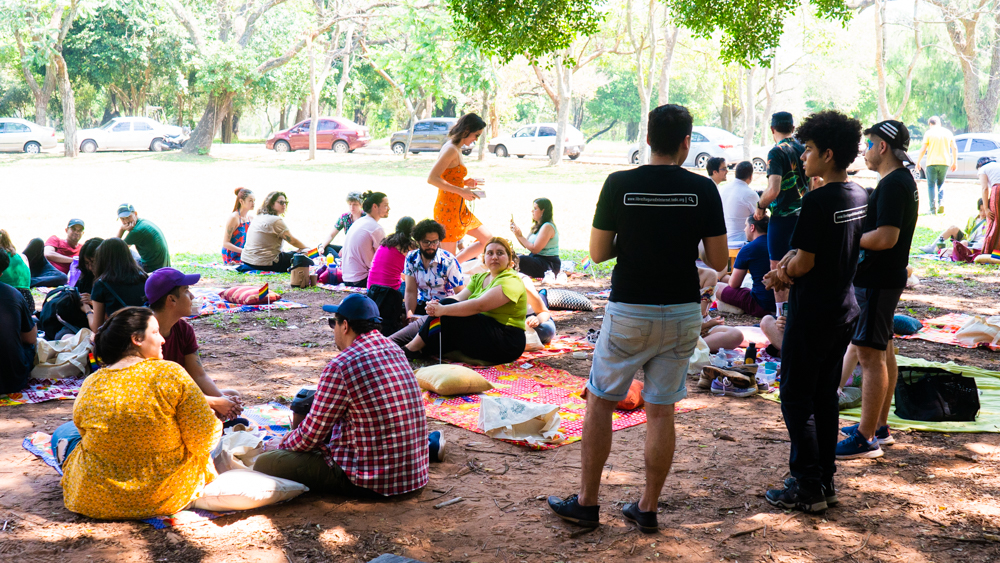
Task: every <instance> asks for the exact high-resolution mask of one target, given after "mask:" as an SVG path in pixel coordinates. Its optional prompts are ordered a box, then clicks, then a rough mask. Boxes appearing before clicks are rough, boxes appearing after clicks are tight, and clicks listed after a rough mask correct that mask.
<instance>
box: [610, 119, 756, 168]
mask: <svg viewBox="0 0 1000 563" xmlns="http://www.w3.org/2000/svg"><path fill="white" fill-rule="evenodd" d="M641 146H643V147H645V149H646V151H647V154H649V152H648V151H649V145H647V144H646V143H641ZM639 147H640V145H639V144H635V145H632V146H631V147H629V149H628V161H629V162H631V163H632V164H639ZM713 156H719V157H722V158H724V159H726V163H727V164H728V165H730V166H734V165H735V164H736V163H737V162H739V161H741V160H743V138H742V137H737V136H736V135H733V134H732V133H730V132H729V131H726V130H725V129H719V128H718V127H706V126H701V125H697V126H695V127H693V128H692V130H691V150H690V151H688V156H687V160H685V161H684V166H688V167H690V166H693V167H695V168H699V169H702V170H704V169H705V164H706V163H707V162H708V159H710V158H712V157H713Z"/></svg>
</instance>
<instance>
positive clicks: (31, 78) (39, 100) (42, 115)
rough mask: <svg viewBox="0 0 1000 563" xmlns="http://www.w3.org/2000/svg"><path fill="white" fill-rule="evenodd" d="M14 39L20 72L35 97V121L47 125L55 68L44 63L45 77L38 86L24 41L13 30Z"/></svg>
mask: <svg viewBox="0 0 1000 563" xmlns="http://www.w3.org/2000/svg"><path fill="white" fill-rule="evenodd" d="M14 39H15V41H16V43H17V50H18V54H19V55H20V57H21V59H20V60H21V73H22V74H24V81H25V82H26V83H27V84H28V88H30V89H31V95H32V96H33V97H34V99H35V123H37V124H38V125H42V126H48V123H47V121H48V116H49V100H51V99H52V93H53V92H54V91H55V89H56V74H57V70H56V68H55V67H54V65H51V64H49V65H46V67H45V79H44V81H43V82H42V85H41V86H39V85H38V81H36V80H35V75H34V74H32V73H31V65H30V64H29V63H28V57H27V54H26V53H25V50H24V43H23V41H22V40H21V33H20V32H18V31H16V30H15V31H14Z"/></svg>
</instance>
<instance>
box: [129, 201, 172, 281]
mask: <svg viewBox="0 0 1000 563" xmlns="http://www.w3.org/2000/svg"><path fill="white" fill-rule="evenodd" d="M118 218H119V219H120V220H121V222H122V226H121V227H119V228H118V238H120V239H122V240H124V241H125V244H127V245H129V246H135V249H136V251H137V252H138V253H139V264H140V265H141V266H142V269H143V270H145V271H146V272H147V273H149V272H155V271H156V270H159V269H160V268H165V267H168V266H170V250H169V249H168V248H167V237H165V236H163V231H161V230H160V228H159V227H157V226H156V224H154V223H153V222H152V221H150V220H149V219H139V214H138V213H136V211H135V208H134V207H132V206H131V205H129V204H127V203H123V204H121V205H119V206H118ZM125 233H128V235H125Z"/></svg>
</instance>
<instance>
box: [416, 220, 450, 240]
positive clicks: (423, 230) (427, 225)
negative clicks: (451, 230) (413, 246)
mask: <svg viewBox="0 0 1000 563" xmlns="http://www.w3.org/2000/svg"><path fill="white" fill-rule="evenodd" d="M427 233H437V235H438V240H444V233H445V230H444V225H442V224H441V223H438V222H437V221H435V220H434V219H424V220H423V221H421V222H419V223H417V226H415V227H413V240H415V241H417V242H420V241H422V240H424V236H425V235H426V234H427Z"/></svg>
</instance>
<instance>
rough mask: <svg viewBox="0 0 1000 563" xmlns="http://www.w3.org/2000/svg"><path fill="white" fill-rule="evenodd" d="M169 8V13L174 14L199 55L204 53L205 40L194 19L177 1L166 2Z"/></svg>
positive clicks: (169, 0) (168, 0)
mask: <svg viewBox="0 0 1000 563" xmlns="http://www.w3.org/2000/svg"><path fill="white" fill-rule="evenodd" d="M167 3H168V4H169V6H170V11H171V12H173V13H174V17H176V18H177V21H178V22H180V24H181V25H182V26H183V27H184V29H186V30H187V32H188V35H190V36H191V43H193V44H194V48H195V49H196V50H197V51H198V53H200V54H204V53H205V39H204V37H203V36H202V33H201V30H200V29H199V28H198V24H197V23H195V21H194V18H192V17H191V14H189V13H188V11H187V8H185V7H184V6H183V5H182V4H181V3H180V2H179V1H178V0H167Z"/></svg>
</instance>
